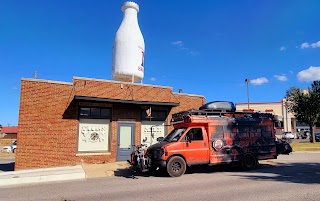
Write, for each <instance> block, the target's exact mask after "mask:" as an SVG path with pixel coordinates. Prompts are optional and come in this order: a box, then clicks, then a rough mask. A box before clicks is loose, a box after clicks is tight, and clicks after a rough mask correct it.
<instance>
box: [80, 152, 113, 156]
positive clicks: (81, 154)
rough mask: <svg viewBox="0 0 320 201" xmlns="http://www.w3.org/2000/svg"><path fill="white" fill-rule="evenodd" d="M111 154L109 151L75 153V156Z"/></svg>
mask: <svg viewBox="0 0 320 201" xmlns="http://www.w3.org/2000/svg"><path fill="white" fill-rule="evenodd" d="M109 155H111V153H110V152H104V153H76V156H109Z"/></svg>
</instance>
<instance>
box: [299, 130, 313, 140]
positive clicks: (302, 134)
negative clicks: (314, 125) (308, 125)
mask: <svg viewBox="0 0 320 201" xmlns="http://www.w3.org/2000/svg"><path fill="white" fill-rule="evenodd" d="M308 136H310V131H300V132H299V133H298V134H297V139H299V138H301V139H307V137H308Z"/></svg>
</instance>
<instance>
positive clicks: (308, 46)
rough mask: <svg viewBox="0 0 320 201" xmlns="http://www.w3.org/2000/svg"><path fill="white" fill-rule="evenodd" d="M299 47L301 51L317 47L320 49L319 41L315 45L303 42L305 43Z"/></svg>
mask: <svg viewBox="0 0 320 201" xmlns="http://www.w3.org/2000/svg"><path fill="white" fill-rule="evenodd" d="M300 47H301V49H306V48H317V47H320V41H318V42H315V43H311V44H309V43H307V42H305V43H302V44H301V46H300Z"/></svg>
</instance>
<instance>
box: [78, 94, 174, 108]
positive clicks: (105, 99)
mask: <svg viewBox="0 0 320 201" xmlns="http://www.w3.org/2000/svg"><path fill="white" fill-rule="evenodd" d="M74 100H82V101H98V102H108V103H123V104H134V105H158V106H172V107H176V106H179V105H180V103H172V102H154V101H135V100H122V99H111V98H96V97H88V96H74Z"/></svg>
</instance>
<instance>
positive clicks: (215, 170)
mask: <svg viewBox="0 0 320 201" xmlns="http://www.w3.org/2000/svg"><path fill="white" fill-rule="evenodd" d="M0 195H1V196H0V200H6V201H11V200H14V201H18V200H68V201H71V200H72V201H78V200H93V201H94V200H139V201H141V200H184V201H188V200H199V201H200V200H210V201H211V200H219V201H220V200H246V201H247V200H248V201H257V200H259V201H260V200H290V201H298V200H299V201H300V200H319V199H320V153H293V154H290V155H284V156H279V158H278V159H276V160H268V161H261V163H260V165H259V167H258V168H257V169H256V170H253V171H241V170H239V169H234V168H227V167H225V166H214V167H208V166H202V167H194V168H189V169H188V171H187V173H186V174H185V175H183V176H181V177H178V178H170V177H167V176H164V175H163V174H162V175H159V176H148V175H145V176H136V179H132V177H131V176H130V175H129V174H128V172H121V171H120V170H119V171H118V172H115V176H111V177H105V178H92V179H86V180H81V181H72V182H56V183H48V184H44V183H43V184H41V185H39V184H37V185H35V184H33V185H28V186H17V187H10V188H0Z"/></svg>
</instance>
